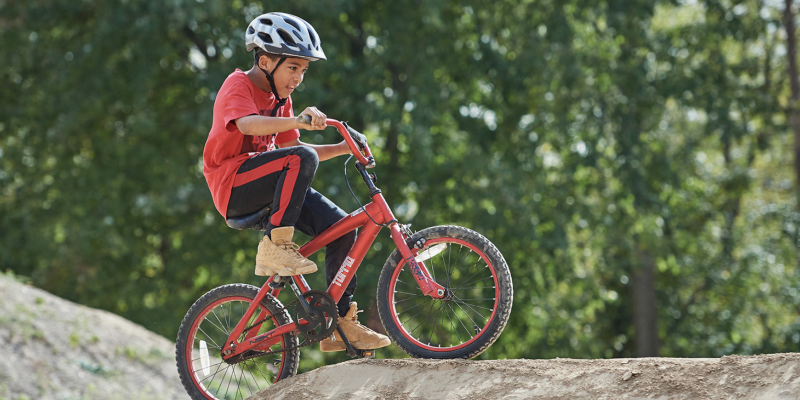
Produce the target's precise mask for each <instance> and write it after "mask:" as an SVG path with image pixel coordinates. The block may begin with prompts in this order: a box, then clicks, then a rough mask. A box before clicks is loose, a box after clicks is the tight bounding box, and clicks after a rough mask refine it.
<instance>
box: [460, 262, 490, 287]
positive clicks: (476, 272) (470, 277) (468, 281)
mask: <svg viewBox="0 0 800 400" xmlns="http://www.w3.org/2000/svg"><path fill="white" fill-rule="evenodd" d="M476 264H477V263H476ZM483 268H489V265H486V266H485V267H483ZM483 268H481V269H479V270H477V271H475V273H474V274H472V275H470V276H469V278H467V279H466V280H465V281H464V283H462V284H461V285H466V284H471V283H472V282H470V279H472V277H474V276H475V275H478V274H479V273H480V272H481V271H483ZM478 282H480V281H478ZM456 288H458V286H456Z"/></svg>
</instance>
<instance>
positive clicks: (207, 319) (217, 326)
mask: <svg viewBox="0 0 800 400" xmlns="http://www.w3.org/2000/svg"><path fill="white" fill-rule="evenodd" d="M211 312H212V313H213V312H214V311H213V310H212V311H211ZM214 316H215V317H216V315H214ZM203 321H208V323H209V324H211V325H212V326H214V327H215V328H217V329H218V330H219V331H220V332H222V333H224V334H225V336H226V337H227V336H230V333H228V332H226V331H225V329H223V328H222V327H221V326H219V325H217V324H215V323H214V321H212V320H210V319H209V318H208V315H206V317H205V318H203ZM217 321H219V318H217ZM203 333H205V332H203Z"/></svg>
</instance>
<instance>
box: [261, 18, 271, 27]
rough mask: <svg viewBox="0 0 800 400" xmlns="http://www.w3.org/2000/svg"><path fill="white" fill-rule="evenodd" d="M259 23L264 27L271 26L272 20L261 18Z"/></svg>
mask: <svg viewBox="0 0 800 400" xmlns="http://www.w3.org/2000/svg"><path fill="white" fill-rule="evenodd" d="M259 21H261V23H262V24H264V25H269V26H272V20H271V19H269V18H261V19H260V20H259Z"/></svg>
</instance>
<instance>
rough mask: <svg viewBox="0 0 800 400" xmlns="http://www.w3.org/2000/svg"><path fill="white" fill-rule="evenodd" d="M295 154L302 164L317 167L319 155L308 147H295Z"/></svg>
mask: <svg viewBox="0 0 800 400" xmlns="http://www.w3.org/2000/svg"><path fill="white" fill-rule="evenodd" d="M295 151H296V154H297V156H298V157H300V160H301V161H302V162H303V163H304V164H310V165H314V168H316V167H317V166H318V165H319V155H318V154H317V151H316V150H314V149H312V148H311V147H308V146H297V150H295Z"/></svg>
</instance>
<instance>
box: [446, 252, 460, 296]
mask: <svg viewBox="0 0 800 400" xmlns="http://www.w3.org/2000/svg"><path fill="white" fill-rule="evenodd" d="M458 246H459V248H458V254H457V255H456V260H458V259H460V258H461V250H463V249H464V246H462V245H458ZM449 256H450V255H449V253H448V257H449ZM448 260H449V258H448ZM456 264H458V263H456ZM455 271H456V267H455V266H453V267H452V268H450V272H449V273H448V274H447V286H448V287H450V279H451V278H452V277H453V273H454V272H455Z"/></svg>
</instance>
